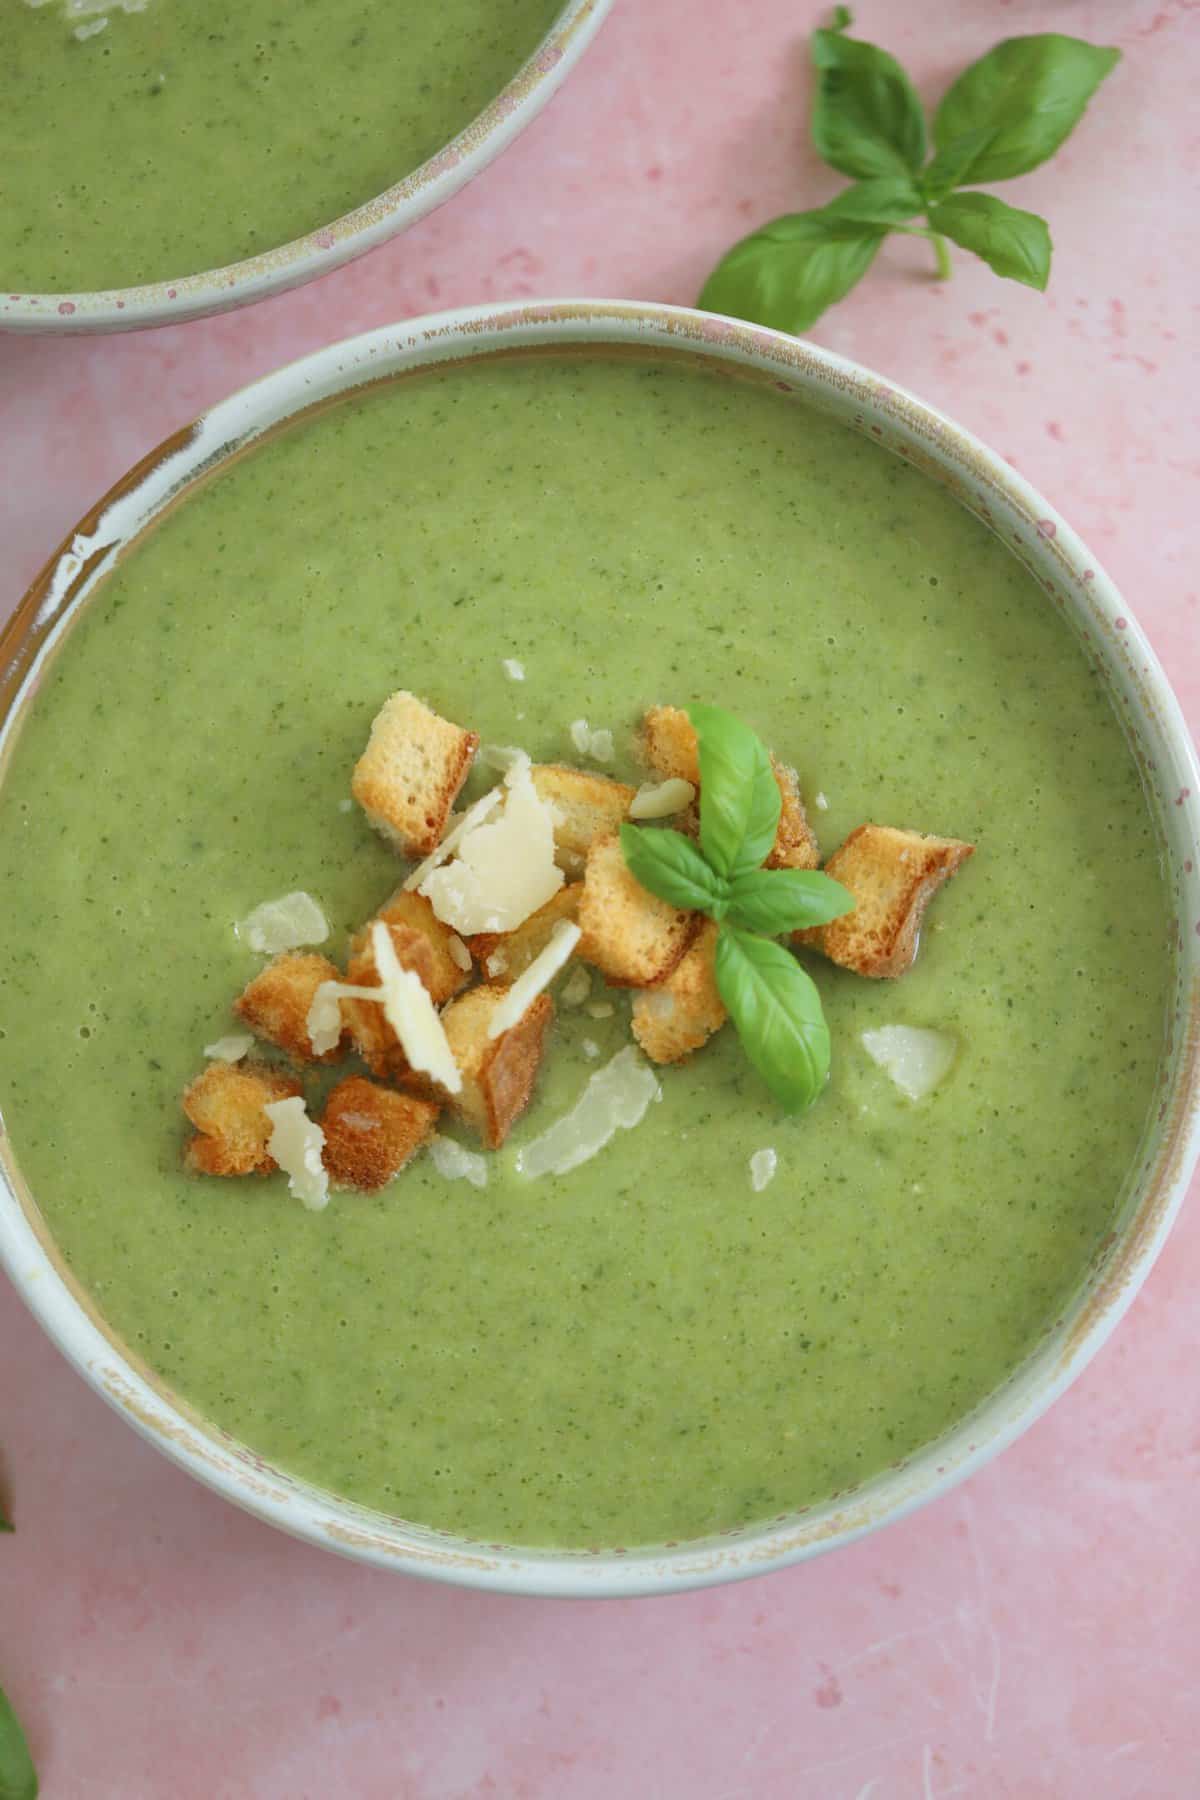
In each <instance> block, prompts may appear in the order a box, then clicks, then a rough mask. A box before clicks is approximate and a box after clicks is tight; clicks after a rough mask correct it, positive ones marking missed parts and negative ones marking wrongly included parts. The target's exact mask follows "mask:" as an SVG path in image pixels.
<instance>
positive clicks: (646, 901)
mask: <svg viewBox="0 0 1200 1800" xmlns="http://www.w3.org/2000/svg"><path fill="white" fill-rule="evenodd" d="M578 918H579V925H580V928H581V930H582V932H583V937H582V940H581V941H580V945H579V951H578V954H579V956H580V958H581V960H582V961H584V962H587V963H591V964H592V966H593V967H594V968H597V969H599V970H600V972H601V974H602V975H603V976H604V977H605V979H606V980H607V981H609V982H611V983H612V985H613V986H614V987H637V988H644V987H653V986H654V985H655V984H656V983H657V982H660V981H665V980H666V978H667V976H668V975H669V974H670V973H671V970H672V969H673V968H675V966H676V965H677V963H679V962H680V961H681V960H682V957H683V955H684V952H685V951H686V950H687V948H688V945H689V944H690V943H691V941H692V938H693V937H694V936H695V934H696V932H697V930H698V929H699V925H700V914H699V913H694V912H681V911H680V909H679V908H678V907H676V906H670V905H668V903H667V902H666V901H665V900H660V899H659V898H658V896H657V894H651V893H649V892H648V891H647V890H646V889H645V888H644V887H642V885H641V884H640V882H637V881H635V880H634V878H633V876H632V875H631V874H630V872H629V868H628V866H627V864H626V862H625V856H624V852H623V851H622V849H621V840H620V839H619V838H617V837H607V838H599V839H598V840H597V841H596V842H595V843H594V844H593V845H592V848H591V850H590V851H589V852H588V859H587V868H586V870H585V872H584V877H583V892H582V894H581V895H580V897H579V914H578Z"/></svg>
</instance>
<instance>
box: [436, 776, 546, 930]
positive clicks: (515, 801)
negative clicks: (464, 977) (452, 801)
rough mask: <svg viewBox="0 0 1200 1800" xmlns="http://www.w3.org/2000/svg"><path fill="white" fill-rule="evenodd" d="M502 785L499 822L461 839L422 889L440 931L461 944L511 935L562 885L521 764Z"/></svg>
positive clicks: (538, 803)
mask: <svg viewBox="0 0 1200 1800" xmlns="http://www.w3.org/2000/svg"><path fill="white" fill-rule="evenodd" d="M504 785H505V790H506V792H505V800H504V811H503V812H502V813H501V815H500V817H499V818H498V819H496V820H494V821H490V822H489V823H487V824H484V825H477V826H476V827H475V828H474V829H473V830H471V831H468V832H466V833H465V834H464V835H463V836H462V839H461V841H460V842H459V844H458V855H457V856H456V857H455V859H454V861H453V862H451V863H448V864H446V865H445V866H444V867H442V868H438V869H434V871H433V873H432V874H431V875H428V876H426V877H425V879H424V880H423V881H422V882H421V886H420V892H421V893H422V894H423V895H424V896H425V898H426V899H427V900H428V901H429V902H430V903H431V905H432V907H433V910H434V912H435V913H436V914H437V916H438V918H439V919H440V920H441V921H442V923H443V924H444V925H449V926H451V927H453V929H454V930H455V931H459V932H462V933H463V934H464V936H466V937H472V936H474V935H475V934H476V933H477V932H483V931H487V932H491V931H499V932H505V931H514V930H515V929H516V927H517V926H518V925H522V924H524V922H525V920H526V919H527V918H529V916H530V914H531V913H535V912H537V910H538V908H539V907H541V906H544V905H545V904H546V902H547V900H549V899H551V898H552V896H553V895H555V894H556V893H557V892H558V890H559V888H560V887H561V886H562V885H563V873H562V870H561V869H560V868H559V867H558V865H557V864H556V863H555V860H554V814H553V811H552V810H551V808H550V807H549V806H547V805H546V803H545V801H544V800H542V798H541V796H540V795H539V794H538V791H537V789H536V788H535V787H534V785H533V778H532V776H531V774H530V764H529V759H528V758H527V757H525V756H522V760H521V761H520V762H519V763H514V764H513V766H512V767H511V768H510V769H509V770H508V773H507V774H506V775H505V777H504Z"/></svg>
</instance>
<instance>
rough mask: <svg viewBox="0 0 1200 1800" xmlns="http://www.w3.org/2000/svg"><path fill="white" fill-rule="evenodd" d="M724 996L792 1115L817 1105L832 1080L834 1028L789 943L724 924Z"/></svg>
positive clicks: (720, 939) (719, 969)
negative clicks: (829, 1024)
mask: <svg viewBox="0 0 1200 1800" xmlns="http://www.w3.org/2000/svg"><path fill="white" fill-rule="evenodd" d="M716 974H717V989H718V992H719V993H720V995H721V998H722V1000H723V1001H724V1002H725V1006H726V1010H727V1011H728V1013H729V1016H730V1018H731V1019H732V1020H733V1022H734V1024H735V1026H736V1027H737V1032H738V1036H739V1037H740V1038H741V1040H742V1047H743V1048H744V1050H745V1052H746V1055H747V1056H748V1057H749V1058H750V1061H751V1062H752V1063H753V1064H754V1067H755V1068H756V1069H757V1070H758V1072H759V1074H760V1075H761V1076H762V1078H763V1080H764V1081H765V1082H766V1084H767V1086H768V1087H769V1088H770V1090H771V1092H772V1093H773V1094H774V1096H775V1098H776V1099H777V1100H778V1101H779V1103H780V1105H781V1106H782V1107H783V1108H784V1109H785V1111H787V1112H803V1111H804V1109H805V1108H806V1107H809V1106H811V1105H812V1103H813V1101H814V1100H815V1099H816V1098H817V1096H818V1095H819V1094H820V1092H821V1090H822V1088H823V1087H824V1086H825V1082H826V1079H827V1077H828V1075H829V1027H828V1026H827V1025H826V1023H825V1015H824V1014H823V1013H822V1011H821V996H820V995H819V994H818V992H817V990H816V987H815V985H814V983H813V980H812V978H811V976H809V975H807V974H805V972H804V970H803V969H802V968H801V967H800V964H799V963H798V962H797V961H796V959H795V957H794V956H792V955H791V953H790V952H789V951H787V950H785V949H784V948H783V945H782V944H776V943H774V942H772V940H771V939H770V938H761V937H752V936H751V935H750V934H749V933H748V932H745V931H738V930H737V929H736V928H735V927H733V926H731V925H729V924H724V925H722V927H721V929H720V931H719V933H718V934H717V952H716Z"/></svg>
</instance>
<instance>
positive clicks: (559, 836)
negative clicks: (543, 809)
mask: <svg viewBox="0 0 1200 1800" xmlns="http://www.w3.org/2000/svg"><path fill="white" fill-rule="evenodd" d="M530 773H531V775H532V777H533V785H534V787H535V789H536V790H537V796H538V799H539V800H544V801H546V802H547V803H548V804H549V805H551V806H553V807H554V808H556V810H557V813H558V823H557V824H556V825H555V827H554V852H555V861H556V862H557V863H558V866H559V868H560V869H565V870H566V871H567V873H568V874H569V875H575V874H578V873H579V871H580V870H581V869H582V868H583V864H584V860H585V859H586V857H587V853H588V851H589V850H590V849H591V847H592V845H593V844H594V843H595V841H596V839H597V838H598V837H610V836H611V835H612V833H613V832H614V831H615V830H616V829H617V826H618V825H619V824H620V823H621V820H622V819H624V818H625V817H626V816H627V815H628V812H629V808H630V807H631V806H632V804H633V797H634V795H635V793H636V792H637V789H636V788H632V787H629V786H628V784H627V783H626V782H624V781H614V780H613V778H612V776H611V775H589V774H588V773H587V772H586V771H585V770H583V769H569V768H565V767H564V766H563V765H562V764H560V763H535V764H534V766H533V768H532V770H531V771H530Z"/></svg>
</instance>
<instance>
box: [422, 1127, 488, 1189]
mask: <svg viewBox="0 0 1200 1800" xmlns="http://www.w3.org/2000/svg"><path fill="white" fill-rule="evenodd" d="M429 1154H430V1156H431V1157H432V1158H433V1166H434V1168H435V1169H436V1170H437V1172H438V1174H439V1175H441V1176H443V1177H444V1179H445V1180H446V1181H469V1182H470V1183H471V1186H472V1187H477V1188H485V1187H486V1186H487V1184H488V1166H487V1158H486V1157H483V1156H480V1154H479V1152H478V1151H477V1150H466V1149H464V1147H463V1146H462V1145H461V1144H460V1143H457V1142H456V1141H455V1139H454V1138H448V1137H441V1136H439V1135H435V1136H433V1137H431V1138H430V1140H429Z"/></svg>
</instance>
